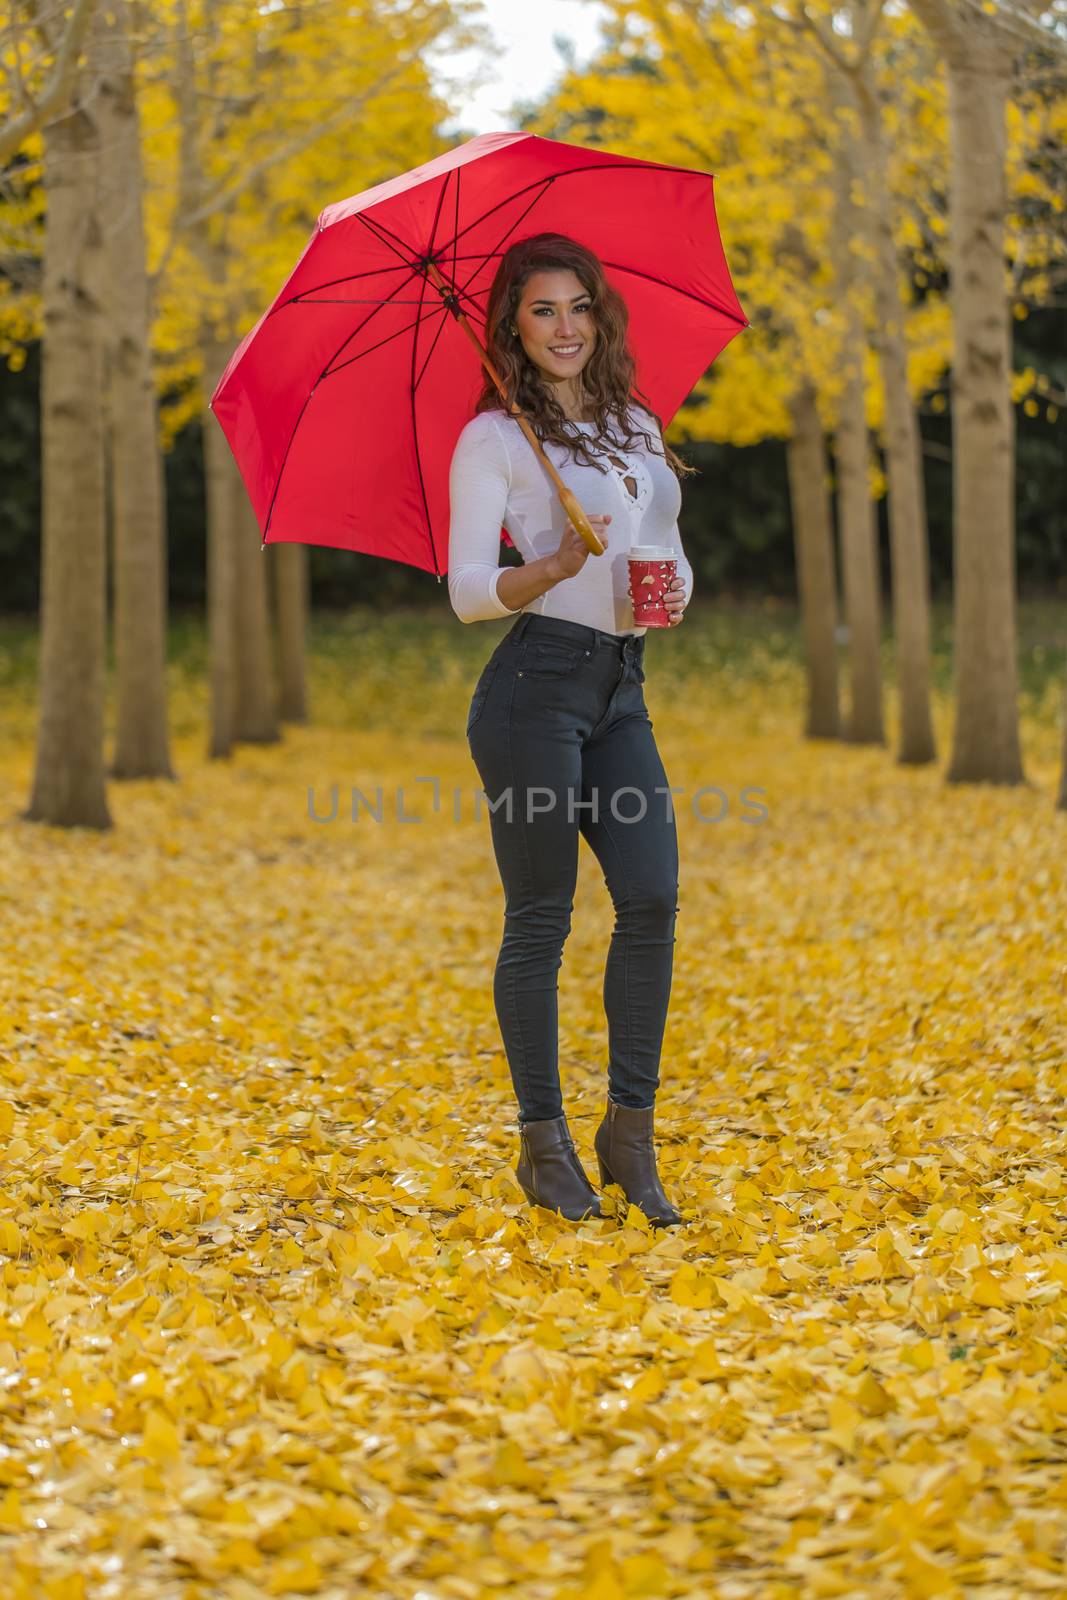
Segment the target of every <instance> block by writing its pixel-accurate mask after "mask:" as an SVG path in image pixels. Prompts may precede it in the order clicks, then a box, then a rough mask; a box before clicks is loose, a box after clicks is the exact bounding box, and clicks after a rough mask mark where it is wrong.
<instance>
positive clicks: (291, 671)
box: [267, 544, 308, 722]
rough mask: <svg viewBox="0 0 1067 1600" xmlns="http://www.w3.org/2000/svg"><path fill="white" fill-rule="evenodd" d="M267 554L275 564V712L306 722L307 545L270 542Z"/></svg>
mask: <svg viewBox="0 0 1067 1600" xmlns="http://www.w3.org/2000/svg"><path fill="white" fill-rule="evenodd" d="M267 554H268V556H270V557H272V563H271V564H272V565H273V567H274V604H275V615H276V616H277V619H278V666H279V679H280V686H279V694H278V715H279V717H280V719H281V721H282V722H307V720H308V703H307V626H308V552H307V546H306V545H302V544H272V545H269V546H268V547H267Z"/></svg>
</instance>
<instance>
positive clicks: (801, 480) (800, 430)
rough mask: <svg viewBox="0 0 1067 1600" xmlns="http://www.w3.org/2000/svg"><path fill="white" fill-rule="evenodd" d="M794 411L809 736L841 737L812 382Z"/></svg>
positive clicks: (792, 483)
mask: <svg viewBox="0 0 1067 1600" xmlns="http://www.w3.org/2000/svg"><path fill="white" fill-rule="evenodd" d="M790 410H791V413H792V418H793V431H792V434H791V436H790V439H789V442H788V444H787V446H786V460H787V464H788V469H789V498H790V503H791V506H792V512H793V543H794V547H795V550H796V564H797V592H798V595H799V599H800V617H801V625H802V627H803V632H804V651H805V656H806V659H807V681H808V709H807V719H806V723H805V727H804V733H805V737H806V738H809V739H836V738H838V737H839V736H840V733H841V717H840V710H839V707H838V698H837V576H836V573H835V570H834V532H833V519H832V516H831V510H830V496H829V491H828V486H827V463H826V442H825V440H824V438H823V431H822V423H821V422H820V420H819V412H818V409H817V407H816V404H815V391H814V389H813V388H812V386H811V384H810V383H804V384H802V385H801V386H800V388H798V389H797V391H796V393H795V394H794V395H793V399H792V403H791V407H790Z"/></svg>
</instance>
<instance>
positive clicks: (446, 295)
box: [425, 261, 607, 556]
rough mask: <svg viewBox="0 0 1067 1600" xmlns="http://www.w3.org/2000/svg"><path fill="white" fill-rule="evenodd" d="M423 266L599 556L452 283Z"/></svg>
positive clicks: (600, 547) (591, 532) (597, 544)
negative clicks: (464, 309) (463, 307)
mask: <svg viewBox="0 0 1067 1600" xmlns="http://www.w3.org/2000/svg"><path fill="white" fill-rule="evenodd" d="M425 266H426V271H427V275H428V276H429V278H430V279H431V281H432V282H433V284H434V286H435V287H436V288H437V289H439V290H440V291H441V295H442V298H443V299H444V302H445V305H446V306H447V307H448V309H449V311H451V313H452V315H453V316H454V317H455V319H456V321H457V322H458V323H459V325H460V327H461V328H462V329H463V331H464V333H465V334H466V335H467V338H468V339H469V340H470V342H471V344H472V345H473V346H474V348H475V350H476V351H477V352H478V359H479V361H480V362H481V363H482V366H483V367H484V368H485V370H486V372H488V374H489V376H490V377H491V378H492V380H493V382H494V383H495V384H496V386H497V390H498V391H499V394H500V398H501V400H503V402H504V404H505V406H506V407H507V409H508V412H509V414H510V415H511V416H513V417H514V418H515V421H516V422H517V423H518V425H519V427H520V428H521V429H522V431H523V433H524V434H525V435H526V437H527V439H528V440H529V441H530V444H531V445H532V447H533V449H534V451H535V453H536V455H537V456H538V458H539V459H540V461H541V464H542V466H543V467H544V469H545V471H546V472H547V473H548V475H549V477H550V478H551V479H552V482H553V483H554V484H555V486H556V493H557V495H558V496H559V502H560V505H561V506H562V507H563V509H564V511H565V512H566V513H567V516H568V517H569V518H570V520H571V522H572V523H573V524H574V526H575V527H576V528H577V530H578V532H579V533H580V534H581V536H582V538H583V540H584V541H585V543H586V546H587V547H588V549H589V552H590V554H591V555H594V556H602V555H603V554H604V551H605V550H606V549H607V545H606V544H604V543H603V542H602V540H601V539H600V537H599V535H598V534H597V532H596V529H595V528H594V527H593V525H592V523H591V522H590V521H589V518H588V517H587V516H586V514H585V512H584V511H583V510H582V508H581V506H580V505H579V504H578V500H577V497H576V496H575V494H574V491H573V490H572V489H568V488H567V485H566V484H565V483H564V481H563V479H562V478H561V477H560V475H559V473H558V472H557V471H556V469H555V467H554V466H553V465H552V463H551V461H550V460H549V459H548V457H547V456H546V455H545V452H544V450H543V449H542V447H541V441H540V439H538V437H537V435H536V433H534V431H533V428H532V427H531V426H530V423H529V420H528V419H527V418H526V417H525V416H524V415H523V414H522V412H521V411H520V410H519V408H518V406H514V405H512V404H511V401H510V400H509V399H508V397H507V393H506V391H505V388H504V382H503V379H502V378H501V376H500V374H499V373H498V372H497V370H496V368H495V367H494V365H493V363H492V361H491V360H490V357H489V352H488V351H487V350H486V349H485V348H484V347H483V345H482V342H481V340H480V339H479V337H478V335H477V334H476V333H475V331H474V329H473V328H472V327H471V325H470V323H469V322H468V321H467V319H466V317H465V316H464V314H463V312H462V310H461V309H460V305H459V300H458V298H457V296H456V294H455V291H454V290H453V288H452V286H451V285H450V284H449V283H448V281H447V279H445V278H443V277H442V276H441V274H440V272H439V271H438V270H437V266H436V264H435V263H434V262H433V261H427V262H426V263H425Z"/></svg>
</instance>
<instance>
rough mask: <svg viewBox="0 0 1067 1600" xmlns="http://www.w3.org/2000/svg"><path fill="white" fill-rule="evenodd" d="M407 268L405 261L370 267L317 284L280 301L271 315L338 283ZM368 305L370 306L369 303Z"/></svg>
mask: <svg viewBox="0 0 1067 1600" xmlns="http://www.w3.org/2000/svg"><path fill="white" fill-rule="evenodd" d="M406 266H408V263H407V262H406V261H405V262H401V263H400V265H399V266H395V267H368V268H367V271H366V272H352V273H349V275H348V276H347V277H345V278H328V279H327V280H326V282H325V283H317V284H315V286H314V287H313V288H311V289H301V290H300V292H299V293H298V294H291V295H290V296H289V298H288V300H279V302H278V304H277V305H276V306H271V308H270V315H271V316H273V315H274V313H275V312H276V311H284V309H285V307H286V306H291V305H294V304H296V303H297V302H298V301H300V300H303V298H304V296H305V295H309V294H318V292H319V290H320V289H332V288H333V287H334V285H335V284H338V283H354V282H355V280H356V279H357V278H375V277H377V276H378V274H379V273H381V272H401V271H403V269H404V267H406ZM367 303H368V305H369V304H370V302H369V301H368V302H367ZM411 303H412V305H414V303H415V302H414V301H412V302H411Z"/></svg>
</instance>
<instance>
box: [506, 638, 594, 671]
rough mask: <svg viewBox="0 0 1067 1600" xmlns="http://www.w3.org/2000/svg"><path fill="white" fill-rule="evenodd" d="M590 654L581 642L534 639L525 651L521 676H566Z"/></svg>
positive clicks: (520, 669)
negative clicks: (571, 642) (569, 642)
mask: <svg viewBox="0 0 1067 1600" xmlns="http://www.w3.org/2000/svg"><path fill="white" fill-rule="evenodd" d="M588 655H589V651H588V650H583V649H582V647H581V645H580V644H567V643H566V642H565V641H564V640H562V639H534V640H531V641H530V642H529V644H528V645H527V647H526V650H525V651H524V653H523V657H522V664H521V666H520V668H519V676H520V678H565V677H566V676H567V674H568V673H571V672H573V671H574V669H575V667H577V665H578V663H579V662H580V661H584V660H585V659H586V657H587V656H588Z"/></svg>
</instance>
